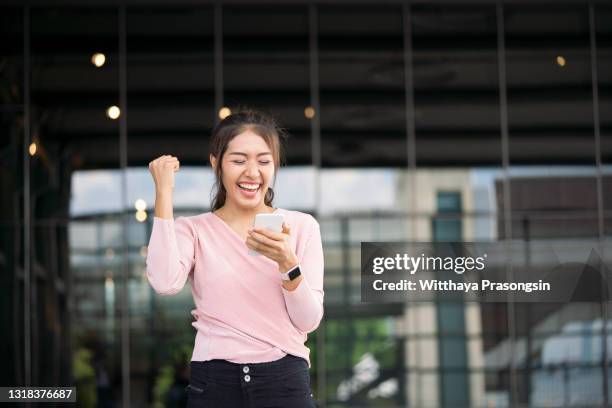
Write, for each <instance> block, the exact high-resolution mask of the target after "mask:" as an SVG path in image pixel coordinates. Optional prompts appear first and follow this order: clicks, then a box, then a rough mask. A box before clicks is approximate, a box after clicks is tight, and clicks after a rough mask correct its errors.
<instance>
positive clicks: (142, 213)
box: [135, 210, 147, 222]
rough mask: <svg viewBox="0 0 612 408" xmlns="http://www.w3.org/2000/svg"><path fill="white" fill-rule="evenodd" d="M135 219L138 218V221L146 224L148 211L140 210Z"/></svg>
mask: <svg viewBox="0 0 612 408" xmlns="http://www.w3.org/2000/svg"><path fill="white" fill-rule="evenodd" d="M135 217H136V221H138V222H144V221H145V220H146V219H147V213H146V211H141V210H138V211H136V215H135Z"/></svg>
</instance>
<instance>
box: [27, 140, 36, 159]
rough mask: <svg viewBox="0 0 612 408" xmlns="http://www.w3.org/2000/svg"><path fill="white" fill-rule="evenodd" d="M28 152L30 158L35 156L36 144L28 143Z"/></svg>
mask: <svg viewBox="0 0 612 408" xmlns="http://www.w3.org/2000/svg"><path fill="white" fill-rule="evenodd" d="M28 152H30V156H34V155H35V154H36V143H35V142H32V143H30V147H29V148H28Z"/></svg>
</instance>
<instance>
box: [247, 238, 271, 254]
mask: <svg viewBox="0 0 612 408" xmlns="http://www.w3.org/2000/svg"><path fill="white" fill-rule="evenodd" d="M246 245H247V247H248V248H249V249H253V250H255V251H257V252H259V253H261V254H262V255H264V254H265V253H267V247H266V246H265V245H264V244H262V243H260V242H258V241H256V240H255V239H253V238H251V237H247V239H246Z"/></svg>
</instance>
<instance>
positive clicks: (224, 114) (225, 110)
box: [219, 106, 232, 120]
mask: <svg viewBox="0 0 612 408" xmlns="http://www.w3.org/2000/svg"><path fill="white" fill-rule="evenodd" d="M231 114H232V111H231V109H230V108H228V107H227V106H224V107H222V108H221V109H219V118H220V119H221V120H223V119H225V118H227V117H228V116H229V115H231Z"/></svg>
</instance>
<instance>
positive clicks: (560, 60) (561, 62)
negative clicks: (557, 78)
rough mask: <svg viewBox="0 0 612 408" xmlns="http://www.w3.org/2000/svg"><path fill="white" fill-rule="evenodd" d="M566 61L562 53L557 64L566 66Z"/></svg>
mask: <svg viewBox="0 0 612 408" xmlns="http://www.w3.org/2000/svg"><path fill="white" fill-rule="evenodd" d="M565 63H566V61H565V58H563V57H562V56H561V55H559V56H557V65H559V66H560V67H564V66H565Z"/></svg>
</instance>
